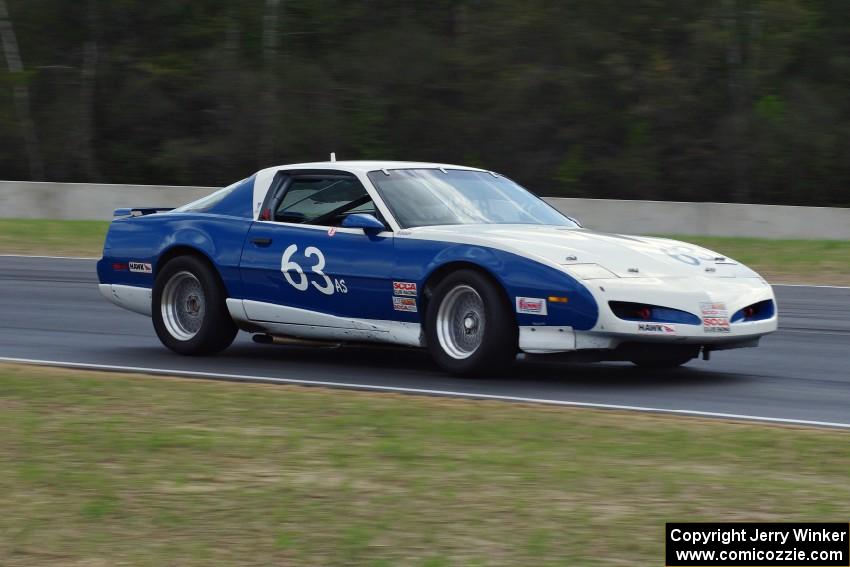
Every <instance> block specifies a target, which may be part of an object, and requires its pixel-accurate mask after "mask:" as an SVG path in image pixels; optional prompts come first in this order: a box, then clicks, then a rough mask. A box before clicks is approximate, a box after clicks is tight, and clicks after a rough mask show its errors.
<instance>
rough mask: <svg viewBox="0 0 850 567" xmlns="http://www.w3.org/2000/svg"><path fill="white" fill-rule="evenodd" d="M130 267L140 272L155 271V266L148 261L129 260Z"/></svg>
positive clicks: (148, 272)
mask: <svg viewBox="0 0 850 567" xmlns="http://www.w3.org/2000/svg"><path fill="white" fill-rule="evenodd" d="M128 267H129V268H130V271H131V272H138V273H140V274H152V273H153V267H152V266H151V265H150V264H149V263H147V262H128Z"/></svg>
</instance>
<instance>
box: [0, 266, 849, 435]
mask: <svg viewBox="0 0 850 567" xmlns="http://www.w3.org/2000/svg"><path fill="white" fill-rule="evenodd" d="M94 265H95V262H94V261H93V260H87V259H60V258H26V257H14V256H5V257H0V360H3V359H6V360H8V359H10V358H14V359H27V360H38V361H51V362H58V363H62V364H63V365H69V364H71V365H72V364H83V365H104V366H106V367H112V366H115V367H133V368H134V369H137V370H138V369H144V370H145V371H148V372H150V373H156V372H157V371H167V372H168V373H175V374H179V373H181V372H195V373H198V374H196V375H197V376H199V377H215V376H210V375H209V374H213V375H219V376H222V377H225V378H226V377H228V376H229V377H230V378H231V379H243V380H247V379H255V378H257V379H266V380H267V381H273V382H276V381H279V382H297V383H308V384H322V385H341V386H343V387H357V388H361V387H362V388H370V389H385V390H392V391H407V392H411V393H427V394H440V395H457V396H470V397H480V398H497V399H509V400H517V399H520V400H529V399H530V400H534V401H540V402H544V403H556V404H565V405H590V406H594V407H620V406H626V407H629V408H633V409H644V410H646V409H649V410H652V411H672V412H679V413H685V414H695V415H709V416H712V415H713V416H720V417H722V416H737V417H742V418H749V419H767V420H770V421H779V422H791V423H801V424H806V423H808V424H814V425H830V426H835V427H847V428H850V288H828V287H796V286H777V287H776V292H777V297H778V301H779V310H780V330H779V332H777V333H775V334H774V335H771V336H769V337H767V338H765V339H762V344H761V346H760V347H759V348H755V349H742V350H736V351H726V352H717V353H713V354H712V359H711V360H710V361H708V362H704V361H702V360H694V361H691V362H690V363H688V364H687V365H686V366H684V367H682V368H679V369H676V370H670V371H645V370H640V369H637V368H636V367H633V366H632V365H631V364H628V363H611V364H562V363H555V364H553V363H545V364H544V363H539V362H534V363H532V362H520V363H518V364H517V366H516V370H515V372H514V373H512V374H511V376H510V377H502V378H491V379H474V380H473V379H458V378H452V377H450V376H447V375H444V374H443V373H442V372H441V371H440V370H438V369H437V368H436V366H435V365H434V364H432V363H431V361H430V360H429V358H428V356H427V354H425V353H424V352H420V351H415V350H406V349H394V348H362V349H354V348H342V349H327V348H322V349H315V348H313V349H309V348H294V347H280V346H264V345H258V344H254V343H253V342H252V341H251V339H250V336H249V335H247V334H245V333H240V335H239V337H238V338H237V341H236V342H235V343H234V345H233V346H232V347H231V348H230V349H228V350H227V351H225V352H224V353H223V354H221V355H219V356H216V357H210V358H186V357H181V356H178V355H176V354H173V353H171V352H170V351H168V350H166V349H165V348H164V347H162V346H161V345H160V343H159V341H158V340H157V338H156V335H155V334H154V332H153V327H152V326H151V322H150V319H148V318H147V317H144V316H141V315H136V314H134V313H130V312H129V311H124V310H122V309H120V308H118V307H116V306H114V305H112V304H111V303H109V302H107V301H106V300H105V299H103V298H102V297H101V296H100V294H99V293H98V291H97V287H96V285H95V284H96V283H97V279H96V274H95V268H94ZM163 373H165V372H163Z"/></svg>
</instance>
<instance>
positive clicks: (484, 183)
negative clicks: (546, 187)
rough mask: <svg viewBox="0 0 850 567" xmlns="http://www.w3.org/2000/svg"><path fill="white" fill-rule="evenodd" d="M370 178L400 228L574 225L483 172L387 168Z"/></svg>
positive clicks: (522, 191) (516, 187)
mask: <svg viewBox="0 0 850 567" xmlns="http://www.w3.org/2000/svg"><path fill="white" fill-rule="evenodd" d="M388 173H389V175H387V174H386V173H384V171H383V170H380V171H372V172H370V173H369V179H370V180H371V181H372V184H373V185H374V186H375V187H376V188H377V190H378V192H379V193H380V194H381V197H382V198H383V200H384V202H385V203H386V204H387V206H388V207H389V208H390V210H391V211H392V213H393V216H395V218H396V220H397V221H398V223H399V224H400V225H401V227H402V228H413V227H416V226H434V225H444V224H545V225H556V226H568V227H576V226H578V225H576V224H575V223H574V222H572V221H570V220H569V219H568V218H567V217H565V216H564V215H562V214H561V213H559V212H558V211H556V210H555V209H554V208H552V207H551V206H549V205H548V204H546V203H545V202H544V201H542V200H541V199H539V198H538V197H536V196H535V195H533V194H531V193H529V192H528V191H526V190H525V189H523V188H522V187H520V186H519V185H517V184H516V183H514V182H513V181H511V180H510V179H506V178H504V177H496V176H494V175H493V174H491V173H488V172H485V171H470V170H459V169H447V170H441V169H392V170H388Z"/></svg>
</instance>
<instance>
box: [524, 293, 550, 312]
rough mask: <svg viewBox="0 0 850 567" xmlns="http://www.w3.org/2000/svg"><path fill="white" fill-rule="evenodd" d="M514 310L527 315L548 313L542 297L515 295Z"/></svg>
mask: <svg viewBox="0 0 850 567" xmlns="http://www.w3.org/2000/svg"><path fill="white" fill-rule="evenodd" d="M516 312H517V313H526V314H529V315H548V311H547V309H546V300H545V299H543V298H542V297H517V298H516Z"/></svg>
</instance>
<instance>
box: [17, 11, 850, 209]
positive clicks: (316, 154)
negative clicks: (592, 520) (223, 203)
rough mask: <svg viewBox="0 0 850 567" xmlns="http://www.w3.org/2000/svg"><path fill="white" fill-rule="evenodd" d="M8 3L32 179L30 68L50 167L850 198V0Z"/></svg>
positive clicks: (195, 178)
mask: <svg viewBox="0 0 850 567" xmlns="http://www.w3.org/2000/svg"><path fill="white" fill-rule="evenodd" d="M7 4H8V7H9V12H10V19H11V22H12V24H13V25H14V28H15V32H16V34H17V36H18V42H19V44H20V48H21V57H22V59H23V63H24V69H25V72H24V73H18V74H16V76H12V75H11V74H10V73H8V72H7V71H5V67H4V68H3V71H0V147H2V148H3V152H0V177H2V178H5V179H26V178H27V177H28V176H29V171H30V169H29V167H28V164H27V156H26V154H25V152H24V151H23V146H22V143H21V141H20V140H21V133H20V124H19V123H18V120H17V118H16V114H15V110H14V107H13V97H12V94H11V91H12V86H13V85H14V84H16V83H17V82H20V81H25V82H26V83H27V84H28V85H29V88H30V95H31V98H32V110H33V120H34V122H35V125H36V131H37V134H38V139H39V141H40V145H41V154H42V155H43V159H44V162H45V166H46V172H47V173H46V176H47V178H48V179H50V180H60V181H109V182H116V183H120V182H127V183H162V184H193V185H222V184H225V183H228V182H230V181H233V180H235V179H238V178H240V177H243V176H245V175H248V174H249V173H251V172H252V171H254V170H256V169H258V168H259V167H263V166H267V165H272V164H275V163H292V162H299V161H315V160H324V159H326V158H327V155H328V153H329V152H331V151H335V152H336V153H337V155H338V156H339V157H340V159H364V158H385V159H411V160H435V161H447V162H450V163H466V164H475V165H480V166H483V167H487V168H491V169H495V170H498V171H501V172H503V173H505V174H507V175H509V176H511V177H513V178H514V179H516V180H517V181H519V182H521V183H523V184H524V185H526V186H528V187H529V188H531V189H533V190H534V191H535V192H537V193H540V194H545V195H564V196H586V197H600V198H638V199H669V200H700V201H712V200H713V201H745V202H763V203H793V204H805V205H826V206H829V205H833V206H834V205H837V206H850V189H849V188H850V103H848V100H850V97H849V96H848V95H850V8H848V4H847V2H846V0H701V1H692V2H691V1H688V2H683V1H681V0H635V1H630V2H624V1H622V0H593V1H591V0H583V1H571V2H566V1H564V2H552V1H545V0H525V1H519V0H500V1H493V2H481V1H473V0H457V1H451V2H450V1H447V0H441V1H432V2H388V1H370V2H366V1H364V2H342V1H339V0H245V1H242V2H232V1H225V0H191V1H185V2H170V1H164V0H159V1H142V0H109V1H106V0H81V1H80V2H64V1H61V0H7ZM92 46H96V50H93V49H92ZM86 54H88V59H87V55H86ZM92 54H96V59H95V58H93V55H92ZM86 61H88V64H89V65H90V69H91V70H92V71H93V72H92V73H90V75H89V76H86V75H85V73H84V69H85V68H86ZM87 85H88V86H89V87H90V88H89V89H88V92H89V93H93V94H89V95H87V94H86V92H87V90H86V86H87ZM88 132H90V134H87V133H88Z"/></svg>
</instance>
